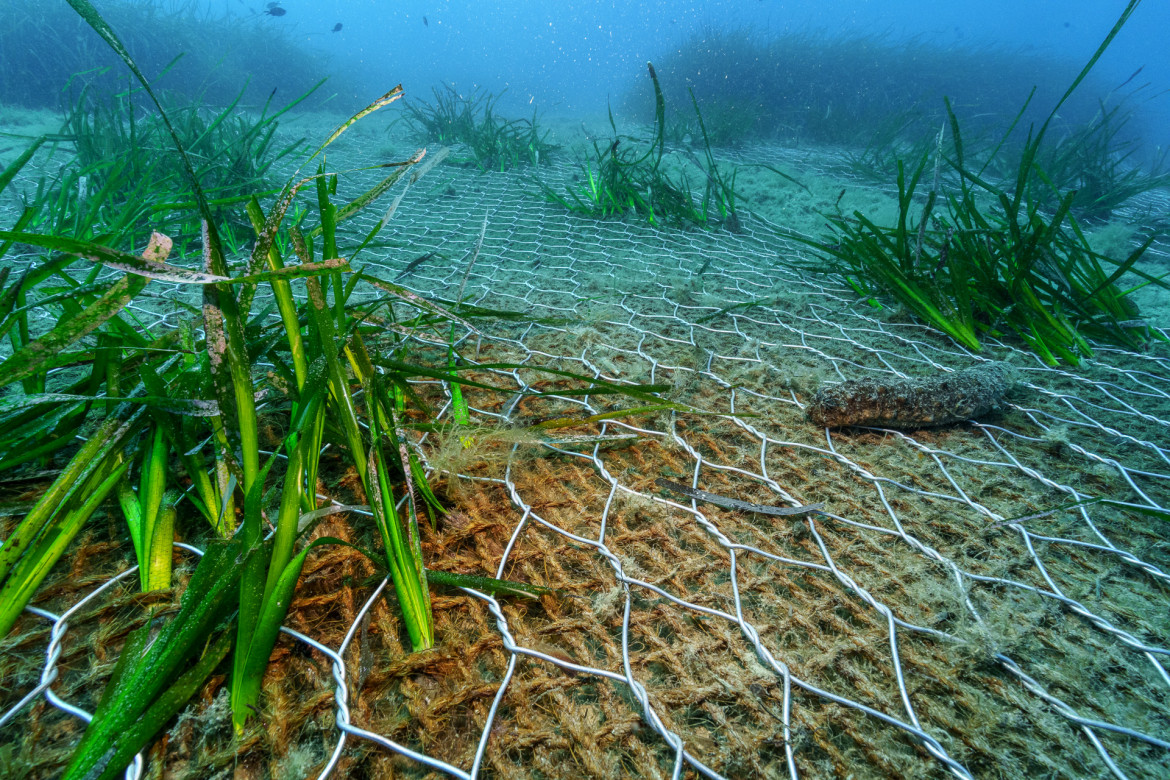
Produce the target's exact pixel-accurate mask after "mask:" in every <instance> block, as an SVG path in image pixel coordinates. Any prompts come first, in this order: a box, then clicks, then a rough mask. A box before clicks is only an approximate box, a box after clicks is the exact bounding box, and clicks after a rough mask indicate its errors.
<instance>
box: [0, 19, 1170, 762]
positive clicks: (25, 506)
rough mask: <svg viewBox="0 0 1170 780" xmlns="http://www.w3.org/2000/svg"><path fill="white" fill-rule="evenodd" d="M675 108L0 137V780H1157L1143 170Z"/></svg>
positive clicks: (260, 106) (1166, 648)
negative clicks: (999, 156)
mask: <svg viewBox="0 0 1170 780" xmlns="http://www.w3.org/2000/svg"><path fill="white" fill-rule="evenodd" d="M70 4H71V5H73V6H74V8H75V9H77V11H78V13H79V14H80V15H81V18H82V19H85V20H87V24H89V25H91V26H92V28H93V29H94V30H95V31H96V33H97V34H98V35H99V39H104V40H105V42H106V44H110V45H114V44H116V42H117V41H118V40H119V39H118V33H119V32H120V30H119V28H118V27H117V25H116V24H114V22H115V21H116V20H114V19H110V20H109V21H110V23H111V25H113V26H105V27H103V22H102V18H103V17H101V16H99V15H97V13H96V10H94V9H93V6H91V5H90V4H89V3H88V2H85V0H71V3H70ZM1133 7H1136V3H1134V4H1131V6H1130V8H1131V9H1132V8H1133ZM1125 18H1126V17H1124V16H1123V17H1122V19H1121V21H1120V22H1119V23H1118V24H1119V26H1120V25H1121V24H1123V23H1124V21H1125ZM1118 29H1119V28H1118ZM1103 34H1104V33H1103ZM111 41H112V42H113V43H112V44H111ZM1107 45H1108V41H1106V44H1103V47H1104V46H1107ZM126 59H127V60H128V61H122V60H119V62H120V63H121V64H122V66H123V67H125V68H131V67H133V65H132V63H133V62H134V58H133V57H130V56H129V55H128V56H127V58H126ZM1074 75H1075V74H1074ZM660 76H661V78H662V79H663V82H665V81H666V78H667V72H666V71H665V70H664V69H662V68H659V69H658V71H657V72H656V71H655V69H654V68H653V67H651V68H649V69H647V70H642V71H640V73H639V76H638V79H639V84H640V85H641V86H644V87H646V88H648V89H652V90H654V91H655V92H657V93H658V95H657V100H656V106H655V111H654V112H653V113H647V114H646V115H645V116H642V117H641V121H640V122H635V121H628V120H625V119H623V117H622V116H620V115H617V116H613V115H611V116H609V117H607V118H605V119H604V120H603V121H599V122H595V123H593V124H592V125H590V126H589V127H588V128H587V130H586V134H585V135H582V131H581V128H580V127H579V126H578V123H577V122H575V121H568V120H562V119H559V118H555V117H554V118H549V119H546V118H545V117H544V116H543V114H539V113H537V114H531V113H530V114H528V115H526V116H524V117H523V118H513V117H512V116H510V115H508V114H507V112H506V111H505V110H504V109H502V108H501V107H500V104H499V103H498V102H497V101H496V99H495V98H494V97H493V95H492V94H491V93H488V92H475V93H473V94H466V93H461V92H459V91H458V90H456V89H454V88H453V87H440V88H438V89H436V90H435V91H434V92H431V93H427V94H405V97H403V92H401V91H400V90H399V89H398V88H394V89H389V88H387V89H388V91H386V92H384V93H383V94H381V95H380V96H371V98H370V102H369V104H368V106H367V107H366V108H364V109H362V110H360V111H358V112H356V113H353V114H351V113H339V114H337V115H332V114H328V113H322V112H320V111H319V110H316V106H315V104H313V100H314V98H313V95H314V94H315V93H312V92H311V91H309V90H311V87H312V84H309V85H308V86H307V87H306V91H308V92H309V96H308V97H304V98H302V99H300V100H298V99H297V98H295V97H291V96H290V97H289V98H288V99H287V101H286V102H280V103H277V102H269V103H264V101H263V100H260V101H259V102H247V101H243V102H242V103H241V104H240V105H235V104H233V103H232V102H231V99H229V100H228V101H227V102H225V104H224V105H223V106H222V107H220V108H216V109H207V108H197V107H194V106H192V105H191V104H189V103H186V102H184V101H183V100H182V99H180V98H177V97H170V98H168V97H166V96H161V97H160V96H152V90H151V89H150V87H149V84H150V80H149V79H147V78H145V75H144V76H143V79H142V81H141V82H140V83H139V86H140V87H141V89H140V91H137V92H135V94H134V97H133V102H134V105H136V106H139V107H140V108H141V107H147V108H141V110H139V111H136V112H128V111H126V110H125V107H124V106H122V105H121V104H119V103H118V102H117V100H118V98H117V96H114V97H113V98H111V99H110V101H111V102H105V103H100V104H98V105H102V106H106V107H107V108H108V110H107V111H106V113H104V114H103V113H102V112H101V111H98V110H96V109H95V108H93V107H92V106H89V107H87V106H85V105H81V106H78V105H72V106H70V109H69V110H68V111H66V112H65V114H66V115H65V117H64V118H62V117H53V118H52V119H51V120H46V119H45V118H44V117H45V114H43V113H30V112H27V111H23V110H20V111H18V110H15V109H13V108H11V107H6V108H5V109H3V111H2V112H0V171H3V173H2V174H0V176H2V178H0V316H2V318H0V336H2V337H3V341H2V342H0V380H2V388H3V389H2V390H0V540H2V541H3V544H2V545H0V619H2V620H3V621H4V622H3V623H0V626H2V627H3V633H0V777H4V778H41V777H58V776H65V777H71V778H72V777H94V778H96V777H103V778H106V777H120V776H125V777H134V778H142V777H150V778H162V777H166V778H228V777H233V778H257V779H259V778H281V779H282V780H284V778H293V777H296V778H300V777H308V778H315V777H321V778H325V777H334V778H343V777H345V778H348V777H353V778H398V777H405V778H432V777H447V776H451V777H460V778H470V777H484V778H489V777H490V778H496V777H500V778H568V777H589V778H626V777H638V778H643V777H644V778H668V777H669V778H676V777H684V778H698V777H706V778H757V777H768V778H771V777H777V778H779V777H790V778H798V777H806V778H822V777H824V778H831V777H856V778H886V777H890V778H919V777H921V778H927V777H951V776H953V777H960V778H1001V777H1004V778H1017V777H1068V778H1097V777H1103V778H1104V777H1126V778H1134V779H1136V778H1151V779H1152V778H1162V777H1167V776H1170V737H1168V735H1170V674H1167V669H1166V663H1167V655H1168V654H1170V610H1168V609H1167V604H1168V603H1170V541H1168V529H1170V525H1168V523H1170V437H1168V435H1167V430H1168V427H1170V339H1168V338H1167V328H1170V303H1168V301H1167V298H1166V289H1165V284H1164V282H1163V279H1162V276H1163V275H1164V274H1166V273H1167V272H1170V238H1168V237H1167V235H1166V233H1165V232H1164V230H1165V227H1166V224H1165V215H1166V214H1167V213H1170V188H1168V187H1167V186H1166V181H1165V179H1164V178H1160V176H1161V175H1162V174H1161V173H1160V171H1159V169H1157V168H1152V169H1151V168H1144V169H1135V170H1136V171H1137V172H1136V173H1134V174H1133V176H1134V177H1139V178H1133V177H1130V176H1122V177H1121V178H1120V179H1116V180H1115V185H1116V187H1123V188H1128V189H1126V194H1125V197H1124V198H1122V197H1120V195H1118V196H1117V198H1116V202H1111V203H1110V207H1109V209H1108V214H1107V215H1104V214H1102V213H1101V212H1100V211H1097V210H1093V209H1089V208H1088V206H1085V208H1086V209H1087V211H1084V212H1081V211H1078V209H1079V208H1081V205H1084V204H1083V202H1082V204H1080V205H1075V204H1074V200H1075V199H1074V197H1073V196H1072V195H1069V193H1070V192H1073V190H1072V189H1071V188H1061V186H1059V185H1058V184H1056V183H1055V182H1053V184H1054V188H1055V190H1056V193H1055V194H1053V193H1051V192H1048V191H1046V190H1045V189H1044V188H1043V187H1042V186H1041V185H1040V184H1038V183H1036V182H1040V181H1042V180H1043V179H1044V177H1043V176H1041V174H1039V173H1037V171H1042V170H1043V168H1042V167H1040V164H1039V163H1034V161H1035V160H1038V159H1051V158H1044V154H1045V150H1046V149H1047V148H1048V147H1047V146H1043V145H1042V142H1043V141H1044V135H1045V134H1044V133H1040V134H1039V136H1040V138H1039V139H1038V140H1037V135H1036V134H1032V135H1030V136H1029V137H1028V139H1027V142H1026V143H1022V144H1018V145H1017V144H1014V143H1013V144H1004V148H1005V149H1008V147H1010V151H1005V152H1003V154H1005V155H1006V156H1007V157H1008V158H1009V159H1008V160H1007V161H1006V162H1005V161H1003V160H999V161H996V162H995V163H994V164H992V161H991V160H990V159H989V158H988V155H990V154H991V152H989V151H988V147H986V146H983V145H982V144H978V143H975V142H973V141H970V140H969V139H968V138H967V135H965V132H964V124H963V118H962V117H959V116H956V115H955V114H954V113H949V115H948V108H949V106H948V105H946V104H944V105H940V106H938V124H936V125H935V126H934V128H933V129H932V130H931V131H930V133H929V135H928V137H927V138H926V140H925V141H924V142H921V143H919V142H918V141H914V142H911V141H906V142H905V143H904V144H902V143H901V142H900V143H899V144H895V145H894V146H893V147H892V148H891V149H888V150H885V151H884V152H882V154H888V155H892V158H896V159H895V162H894V167H893V169H891V170H890V171H888V173H890V175H889V176H886V177H884V178H883V177H881V176H875V175H874V173H873V170H872V169H873V167H874V166H872V165H869V166H867V165H859V164H858V160H859V158H860V157H863V156H864V155H866V154H872V153H874V150H872V149H866V148H865V147H863V146H858V145H844V146H841V145H833V146H830V145H822V144H819V143H809V142H805V143H800V144H793V143H792V142H791V140H790V139H787V138H782V137H779V136H775V137H770V138H766V139H761V138H754V139H753V140H752V141H751V143H750V144H748V143H742V142H735V143H734V144H732V143H730V142H725V139H723V138H720V137H717V136H716V134H715V133H714V132H713V131H714V129H715V128H716V127H717V126H720V127H721V125H719V124H718V117H717V116H716V114H717V109H715V108H714V107H709V108H708V107H704V104H703V103H702V102H701V101H698V100H697V99H696V100H695V101H694V103H681V101H679V100H677V99H676V98H675V97H673V96H672V93H671V91H670V89H669V88H666V89H665V90H663V89H662V86H661V85H660V84H659V81H658V79H659V77H660ZM1066 86H1067V85H1066ZM301 94H304V93H301ZM153 97H158V100H157V103H156V102H155V100H154V99H153ZM290 104H291V105H290ZM120 106H121V107H120ZM310 107H313V108H314V110H313V111H308V110H306V109H308V108H310ZM1051 108H1052V105H1051V104H1049V105H1048V106H1046V109H1048V110H1050V109H1051ZM1046 115H1047V110H1046V111H1045V112H1042V113H1041V114H1040V115H1039V119H1038V120H1037V125H1039V123H1043V122H1044V117H1045V116H1046ZM164 116H165V117H167V120H166V121H164V119H163V117H164ZM130 117H133V119H132V120H131V119H130ZM681 117H685V118H686V121H687V122H688V123H690V124H688V128H689V130H688V137H687V138H686V139H684V138H682V137H681V135H678V136H676V135H674V134H673V131H672V129H671V128H672V124H671V122H672V121H673V119H674V118H681ZM37 122H43V123H44V124H46V125H47V126H45V127H41V126H38V125H37V124H36V123H37ZM944 123H945V126H944V128H943V132H942V133H940V132H939V125H941V124H944ZM709 130H711V131H712V132H708V131H709ZM721 132H722V131H721ZM1055 132H1056V131H1053V133H1054V134H1055ZM436 136H442V137H436ZM212 138H214V141H215V142H214V143H208V140H209V139H212ZM103 139H105V141H109V139H113V141H112V142H113V143H114V144H116V145H118V146H119V148H121V149H122V150H123V153H122V154H120V155H118V157H117V160H116V161H113V160H111V159H109V155H108V154H102V153H101V152H98V153H96V154H95V155H94V156H93V157H92V158H85V157H83V154H84V152H85V149H86V148H90V149H96V148H100V143H99V142H101V141H103ZM142 139H149V140H148V141H147V140H142ZM1033 141H1035V142H1036V144H1037V146H1036V147H1035V148H1034V147H1033V146H1032V142H1033ZM1053 143H1055V141H1053ZM87 144H88V146H87ZM138 149H142V150H145V151H146V152H147V154H146V155H145V156H142V157H139V156H136V155H135V154H133V153H132V152H134V151H136V150H138ZM163 149H166V150H167V151H166V152H165V154H164V153H163V152H162V151H161V150H163ZM1029 149H1032V152H1031V153H1029V151H1028V150H1029ZM171 150H174V151H173V152H172V151H171ZM179 150H184V151H179ZM139 166H141V167H139ZM1130 170H1131V169H1130V168H1125V169H1124V170H1123V171H1121V173H1122V174H1126V173H1127V172H1128V171H1130ZM1032 177H1036V178H1035V179H1033V178H1032ZM1049 180H1051V177H1049ZM1139 181H1140V182H1141V186H1137V182H1139ZM1107 189H1108V188H1107ZM1130 190H1132V191H1130ZM1111 191H1112V190H1111ZM1090 211H1091V212H1093V213H1088V212H1090ZM1013 242H1014V243H1013ZM1029 242H1030V243H1029ZM1025 244H1026V245H1027V251H1025V250H1024V249H1020V248H1019V247H1021V246H1024V245H1025ZM1009 245H1011V246H1012V247H1015V249H1016V250H1018V251H1012V252H1009V251H1008V250H1006V249H1004V250H1003V251H1000V247H1007V246H1009ZM1029 252H1030V254H1029ZM1008 257H1010V258H1018V257H1024V258H1033V259H1032V260H1030V261H1029V262H1026V263H1021V264H1019V265H1014V266H1013V265H1011V264H1010V263H1009V262H1007V261H1006V260H1005V259H1004V258H1008ZM963 263H965V264H967V265H961V264H963ZM958 268H969V269H976V270H977V271H978V273H983V274H985V276H983V277H979V278H982V279H984V282H982V283H980V284H977V285H972V286H968V285H964V284H961V283H960V281H961V277H962V275H961V274H960V273H959V272H957V271H955V270H954V269H958ZM975 273H976V271H975V270H972V271H970V273H968V274H967V277H963V278H968V277H971V278H975ZM993 279H996V280H999V281H1000V282H1003V285H1002V286H1003V287H1004V288H1005V289H1006V290H1008V291H1009V292H1010V293H1011V294H1013V295H1015V296H1016V297H1015V298H1014V299H1011V300H1010V301H1009V300H1007V299H1005V298H1002V297H1000V296H1001V292H1000V291H999V288H998V287H995V286H994V285H993V284H992V281H991V280H993ZM1008 294H1009V293H1008V292H1004V293H1002V295H1008ZM91 719H92V720H91Z"/></svg>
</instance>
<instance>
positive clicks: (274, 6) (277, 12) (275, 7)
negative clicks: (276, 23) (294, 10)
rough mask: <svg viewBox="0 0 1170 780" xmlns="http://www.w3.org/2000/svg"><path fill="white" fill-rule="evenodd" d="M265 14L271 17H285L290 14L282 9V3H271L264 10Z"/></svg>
mask: <svg viewBox="0 0 1170 780" xmlns="http://www.w3.org/2000/svg"><path fill="white" fill-rule="evenodd" d="M264 13H266V14H268V15H269V16H284V15H285V14H287V13H288V11H286V10H285V9H283V8H281V7H280V3H269V4H268V6H267V7H266V8H265V9H264Z"/></svg>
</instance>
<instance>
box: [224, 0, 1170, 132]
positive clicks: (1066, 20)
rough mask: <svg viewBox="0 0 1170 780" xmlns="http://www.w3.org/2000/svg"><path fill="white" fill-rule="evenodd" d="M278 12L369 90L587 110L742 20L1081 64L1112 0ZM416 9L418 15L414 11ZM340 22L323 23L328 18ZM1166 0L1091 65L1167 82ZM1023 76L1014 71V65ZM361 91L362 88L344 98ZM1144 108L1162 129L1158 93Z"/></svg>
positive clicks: (298, 2) (1107, 21)
mask: <svg viewBox="0 0 1170 780" xmlns="http://www.w3.org/2000/svg"><path fill="white" fill-rule="evenodd" d="M264 5H265V3H263V2H252V0H248V2H244V0H213V1H212V2H211V3H210V8H211V9H212V10H213V11H214V12H217V13H218V12H225V11H226V12H230V13H234V14H236V15H240V16H243V15H250V14H254V13H255V12H256V11H258V10H261V9H263V7H264ZM281 5H282V7H283V8H284V9H285V11H286V13H285V14H284V15H283V16H279V17H265V18H263V20H262V21H263V22H264V23H265V24H270V25H274V26H282V27H284V28H285V29H286V30H287V31H289V32H290V33H291V34H292V35H294V36H295V37H296V38H297V39H298V40H303V41H304V42H305V43H306V44H308V45H311V46H312V47H314V48H317V49H320V50H324V51H326V52H328V53H330V54H331V55H333V57H334V58H335V59H334V62H335V64H336V66H337V68H338V70H339V72H342V73H345V74H346V76H347V77H349V79H350V81H351V82H352V83H354V84H356V85H357V86H358V89H359V91H363V90H364V91H368V92H369V93H371V94H373V93H375V92H376V91H377V90H380V89H385V88H388V87H389V86H392V85H393V84H397V83H399V82H402V83H403V85H404V86H405V87H406V89H407V91H408V93H414V94H419V95H429V92H430V87H431V86H433V85H435V84H438V83H440V82H446V83H454V84H457V85H458V86H459V87H460V88H461V89H463V88H471V87H473V86H480V87H482V88H484V89H486V90H488V91H491V92H494V93H499V92H500V91H502V90H504V89H505V88H506V89H507V91H508V92H507V98H506V99H507V100H510V101H511V102H512V103H513V104H514V105H519V104H527V103H531V104H533V105H535V106H539V107H540V108H541V109H542V110H544V111H556V112H558V113H559V112H586V113H589V112H596V111H600V110H604V108H605V106H606V102H607V100H608V99H609V98H611V97H614V96H615V95H616V94H618V93H620V92H622V91H623V90H625V89H626V88H628V85H629V84H630V83H632V82H634V81H636V80H637V79H639V78H641V77H642V75H643V70H642V69H643V67H644V63H645V62H646V61H647V60H648V59H653V58H655V57H661V56H663V55H664V54H665V53H666V52H668V51H670V49H671V48H672V47H674V46H677V45H679V44H681V43H683V42H685V41H686V40H687V39H688V38H689V37H691V36H692V35H693V34H695V33H696V32H697V31H701V30H704V29H720V28H723V29H739V28H750V29H752V30H753V31H755V32H756V33H758V34H760V35H762V36H765V37H766V36H767V35H768V34H770V33H771V34H780V33H784V32H804V31H815V32H822V33H825V34H828V35H830V36H831V35H836V34H839V35H843V36H851V35H858V34H868V33H886V34H889V35H891V36H893V37H894V38H895V39H902V38H910V37H918V38H919V39H921V40H925V41H929V42H931V43H935V44H938V45H942V46H952V45H953V46H956V47H979V46H982V45H986V44H996V45H1000V46H1006V47H1013V48H1014V47H1019V48H1022V49H1025V50H1034V51H1035V52H1036V53H1038V54H1044V55H1048V56H1053V57H1056V58H1059V59H1063V60H1067V61H1069V62H1070V63H1076V64H1081V63H1083V62H1085V61H1086V60H1087V59H1088V58H1089V57H1090V56H1091V55H1092V53H1093V51H1094V50H1095V49H1096V47H1097V45H1098V44H1099V43H1100V42H1101V40H1102V39H1103V37H1104V36H1105V35H1106V33H1107V32H1108V31H1109V29H1110V28H1111V27H1112V25H1113V23H1114V21H1116V18H1117V15H1118V14H1119V13H1120V11H1121V9H1122V8H1124V5H1125V4H1124V3H1123V2H1120V0H1110V1H1108V2H1107V1H1105V0H1072V1H1071V2H1069V1H1068V0H1065V1H1064V2H1057V0H1023V1H1021V0H965V2H942V1H940V0H931V1H929V2H928V1H927V0H900V1H899V0H801V1H799V2H783V1H777V0H724V1H722V2H719V1H716V2H705V3H688V2H681V1H672V0H657V1H656V2H641V3H639V2H617V1H615V0H543V1H541V0H504V1H502V2H473V1H472V0H456V1H454V2H452V1H450V0H448V1H446V2H444V1H442V0H394V1H390V0H332V1H331V2H317V1H316V0H313V1H312V2H310V0H287V1H286V2H283V3H282V4H281ZM424 19H425V23H424ZM337 23H341V24H342V29H341V30H340V31H339V32H336V33H333V32H330V30H332V28H333V27H334V26H335V25H336V24H337ZM1167 31H1170V3H1168V2H1166V0H1145V2H1144V3H1143V4H1142V5H1141V6H1140V7H1139V8H1138V10H1137V12H1136V13H1135V15H1134V16H1133V17H1132V18H1131V20H1130V22H1129V24H1128V25H1127V26H1126V28H1125V29H1123V30H1122V32H1121V34H1120V35H1119V36H1118V38H1117V39H1116V41H1115V42H1114V44H1113V45H1112V47H1111V48H1110V49H1109V51H1108V52H1107V53H1106V55H1105V57H1104V58H1102V60H1101V62H1100V63H1099V64H1098V67H1097V74H1098V75H1099V76H1101V77H1103V79H1104V80H1105V81H1106V82H1108V83H1114V84H1116V83H1121V82H1122V81H1124V80H1125V79H1126V78H1128V77H1129V76H1130V75H1131V74H1132V73H1133V72H1134V71H1135V70H1137V69H1138V68H1139V67H1144V70H1143V71H1142V75H1141V77H1140V79H1139V80H1140V81H1141V82H1142V83H1145V82H1149V83H1150V87H1149V88H1148V90H1147V91H1146V93H1145V94H1147V95H1153V94H1155V93H1164V92H1165V91H1166V90H1170V54H1167V52H1166V46H1165V43H1164V39H1165V35H1166V32H1167ZM1021 78H1022V79H1025V80H1026V79H1027V74H1021ZM354 97H355V98H359V97H368V95H360V96H357V95H355V96H354ZM1146 110H1147V111H1149V112H1150V113H1151V115H1152V116H1155V117H1156V118H1157V119H1156V121H1152V122H1151V126H1152V127H1155V128H1161V130H1162V132H1163V133H1164V135H1163V137H1156V138H1149V139H1147V140H1148V141H1150V142H1152V143H1166V142H1167V141H1170V96H1168V95H1167V94H1161V95H1160V96H1159V97H1157V98H1155V99H1153V100H1152V101H1151V102H1150V103H1149V104H1148V105H1147V106H1146Z"/></svg>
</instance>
